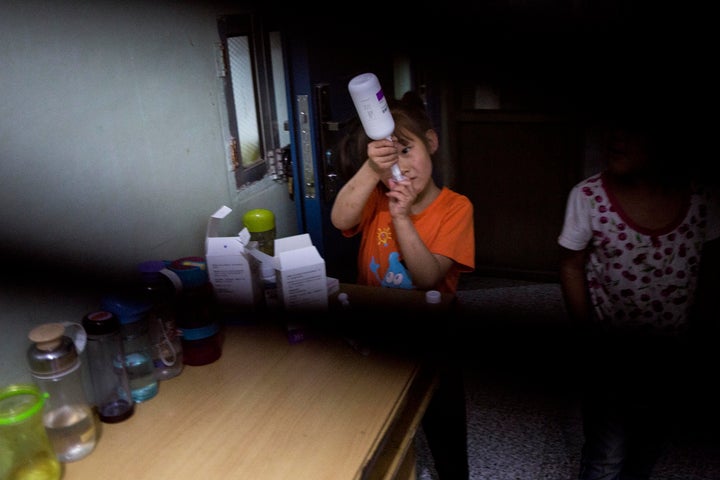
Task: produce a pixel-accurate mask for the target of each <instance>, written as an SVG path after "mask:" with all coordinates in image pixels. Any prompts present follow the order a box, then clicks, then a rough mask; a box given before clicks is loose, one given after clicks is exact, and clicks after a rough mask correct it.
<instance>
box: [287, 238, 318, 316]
mask: <svg viewBox="0 0 720 480" xmlns="http://www.w3.org/2000/svg"><path fill="white" fill-rule="evenodd" d="M275 267H276V275H277V288H278V297H279V298H280V301H281V303H282V305H283V308H284V309H285V310H287V311H292V310H327V308H328V284H327V276H326V273H325V260H323V258H322V257H321V256H320V253H319V252H318V251H317V248H316V247H315V246H314V245H313V244H312V240H311V239H310V235H309V234H307V233H303V234H300V235H294V236H291V237H283V238H277V239H275Z"/></svg>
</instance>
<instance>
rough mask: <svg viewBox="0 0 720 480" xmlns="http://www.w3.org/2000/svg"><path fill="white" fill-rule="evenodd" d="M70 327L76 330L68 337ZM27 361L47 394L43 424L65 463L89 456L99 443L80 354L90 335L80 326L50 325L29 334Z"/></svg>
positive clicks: (69, 323)
mask: <svg viewBox="0 0 720 480" xmlns="http://www.w3.org/2000/svg"><path fill="white" fill-rule="evenodd" d="M66 326H67V327H68V329H69V330H73V331H74V335H73V338H70V337H69V336H67V335H65V333H66ZM28 338H29V339H30V341H31V342H33V343H32V345H31V346H30V348H29V349H28V352H27V358H28V363H29V365H30V372H31V374H32V377H33V380H34V382H35V384H36V385H37V386H38V388H39V389H40V390H41V391H43V392H45V393H47V394H48V397H47V402H46V403H45V406H44V409H43V424H44V425H45V430H46V431H47V434H48V437H49V438H50V443H51V444H52V446H53V449H54V450H55V453H56V455H57V457H58V460H60V461H61V462H74V461H76V460H80V459H81V458H84V457H86V456H87V455H89V454H90V453H91V452H92V451H93V450H94V449H95V444H96V443H97V428H96V423H95V415H94V413H93V411H92V408H91V407H90V404H89V402H88V400H87V398H88V397H87V395H86V392H85V389H84V387H83V385H84V384H83V378H82V369H81V363H80V353H82V351H83V350H84V348H85V341H86V335H85V331H84V329H83V328H82V326H81V325H80V324H78V323H72V322H65V323H46V324H42V325H39V326H38V327H36V328H34V329H32V330H31V331H30V334H29V335H28Z"/></svg>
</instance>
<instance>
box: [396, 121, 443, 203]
mask: <svg viewBox="0 0 720 480" xmlns="http://www.w3.org/2000/svg"><path fill="white" fill-rule="evenodd" d="M397 133H398V134H399V135H398V143H399V148H398V157H399V159H398V166H399V167H400V171H401V172H402V174H403V175H404V176H405V178H407V179H408V180H410V182H411V183H412V185H413V188H414V190H415V191H416V192H423V191H424V190H425V189H426V188H427V187H428V185H430V183H431V182H432V171H433V164H432V154H433V153H435V151H436V150H437V147H438V139H437V134H436V133H435V132H434V131H433V130H428V131H427V132H426V136H427V146H426V144H425V142H423V141H422V139H420V138H418V137H417V136H415V135H413V134H412V133H410V132H402V131H401V132H397ZM428 148H429V150H428Z"/></svg>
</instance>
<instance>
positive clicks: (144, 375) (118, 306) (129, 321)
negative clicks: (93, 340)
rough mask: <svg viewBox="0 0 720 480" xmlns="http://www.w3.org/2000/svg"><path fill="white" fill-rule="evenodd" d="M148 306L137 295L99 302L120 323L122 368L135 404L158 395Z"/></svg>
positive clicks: (118, 296) (112, 297) (107, 297)
mask: <svg viewBox="0 0 720 480" xmlns="http://www.w3.org/2000/svg"><path fill="white" fill-rule="evenodd" d="M151 307H152V304H151V303H150V302H149V301H148V300H147V299H145V298H143V297H142V296H141V295H140V294H139V293H128V294H120V295H116V296H106V297H104V298H103V301H102V308H103V309H104V310H108V311H110V312H112V313H114V314H115V315H116V316H117V317H118V319H119V320H120V331H121V332H122V339H123V349H124V351H125V368H126V369H127V374H128V381H129V383H130V392H131V394H132V399H133V401H134V402H135V403H142V402H146V401H148V400H150V399H151V398H153V397H155V395H157V393H158V380H157V379H156V378H155V369H154V367H153V362H152V346H151V344H150V333H149V325H148V312H149V311H150V308H151Z"/></svg>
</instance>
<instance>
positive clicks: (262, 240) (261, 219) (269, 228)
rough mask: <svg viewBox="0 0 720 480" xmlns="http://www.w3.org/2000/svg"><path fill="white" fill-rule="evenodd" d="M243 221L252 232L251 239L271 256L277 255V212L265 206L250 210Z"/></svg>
mask: <svg viewBox="0 0 720 480" xmlns="http://www.w3.org/2000/svg"><path fill="white" fill-rule="evenodd" d="M243 223H244V224H245V227H246V228H247V229H248V232H250V240H251V241H253V240H254V241H257V242H258V249H259V250H260V251H261V252H264V253H267V254H268V255H270V256H271V257H272V256H274V255H275V214H274V213H273V212H272V211H270V210H266V209H264V208H256V209H254V210H249V211H247V212H246V213H245V215H243Z"/></svg>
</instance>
